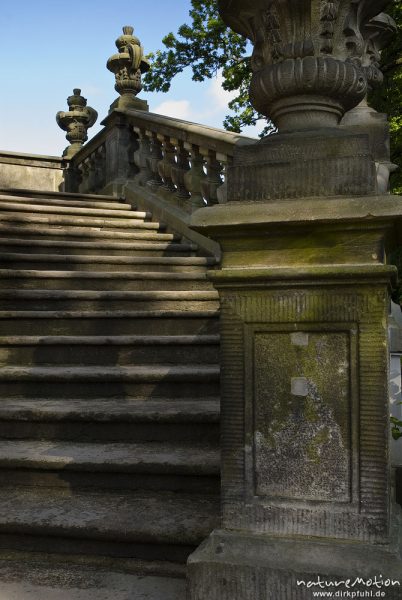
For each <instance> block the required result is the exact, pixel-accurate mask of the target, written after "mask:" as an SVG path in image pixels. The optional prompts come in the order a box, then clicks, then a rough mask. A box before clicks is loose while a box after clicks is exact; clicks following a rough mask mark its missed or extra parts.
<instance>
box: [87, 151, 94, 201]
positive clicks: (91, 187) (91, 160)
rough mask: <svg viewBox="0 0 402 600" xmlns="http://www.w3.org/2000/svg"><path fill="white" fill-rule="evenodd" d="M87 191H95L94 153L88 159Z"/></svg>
mask: <svg viewBox="0 0 402 600" xmlns="http://www.w3.org/2000/svg"><path fill="white" fill-rule="evenodd" d="M88 191H89V193H93V192H95V191H96V152H93V153H92V154H91V155H90V156H89V158H88Z"/></svg>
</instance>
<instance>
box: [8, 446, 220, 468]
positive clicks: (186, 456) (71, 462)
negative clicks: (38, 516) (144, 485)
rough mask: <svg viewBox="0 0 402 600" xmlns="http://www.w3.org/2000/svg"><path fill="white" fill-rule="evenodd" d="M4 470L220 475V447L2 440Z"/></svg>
mask: <svg viewBox="0 0 402 600" xmlns="http://www.w3.org/2000/svg"><path fill="white" fill-rule="evenodd" d="M0 468H1V469H3V468H4V469H31V470H33V469H40V470H44V471H60V470H61V469H63V470H65V471H87V472H91V471H93V472H109V473H152V474H159V475H162V474H180V475H195V474H198V475H200V476H202V475H218V474H219V469H220V460H219V451H218V450H217V448H216V447H213V446H206V445H203V446H201V445H198V446H197V445H194V444H193V445H192V444H181V445H179V444H172V443H166V442H165V443H161V442H147V443H146V444H145V443H143V444H141V443H127V442H125V443H121V442H120V443H117V442H108V443H103V444H102V443H84V442H62V441H57V442H53V441H42V440H41V441H37V440H0Z"/></svg>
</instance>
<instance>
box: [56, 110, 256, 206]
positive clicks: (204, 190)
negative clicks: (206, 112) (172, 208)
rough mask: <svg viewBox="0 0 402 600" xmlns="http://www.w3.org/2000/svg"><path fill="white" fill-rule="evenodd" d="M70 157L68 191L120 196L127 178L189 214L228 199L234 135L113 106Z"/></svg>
mask: <svg viewBox="0 0 402 600" xmlns="http://www.w3.org/2000/svg"><path fill="white" fill-rule="evenodd" d="M102 124H103V125H104V129H103V130H102V131H101V132H99V133H98V134H97V135H96V136H94V138H92V140H90V141H89V142H88V143H87V144H86V145H85V146H83V148H82V149H81V150H80V151H79V152H78V153H77V154H75V156H74V157H73V158H72V159H71V161H70V163H69V164H70V166H69V169H68V171H69V177H67V179H69V183H68V187H69V189H70V191H80V192H82V193H88V192H103V193H104V192H106V193H111V192H112V193H115V194H120V193H121V192H122V187H123V186H125V185H127V184H128V183H129V182H131V183H133V184H135V185H136V186H141V187H146V188H147V189H148V190H149V191H152V192H153V193H156V194H158V195H159V196H160V197H162V198H164V199H165V200H166V201H168V202H169V203H170V204H173V205H176V206H177V207H179V208H180V209H182V210H184V211H185V212H187V213H191V212H193V211H194V210H196V209H197V208H200V207H204V206H209V205H213V204H216V203H223V202H225V201H226V182H225V172H226V169H227V166H228V165H229V164H230V162H231V160H232V157H233V152H234V148H235V146H237V145H244V144H250V143H254V142H255V141H256V140H255V139H254V138H248V137H246V136H242V135H239V134H236V133H231V132H228V131H224V130H221V129H215V128H213V127H208V126H204V125H198V124H197V123H191V122H188V121H183V120H180V119H175V118H172V117H166V116H162V115H158V114H154V113H148V112H145V111H141V110H133V109H125V110H119V109H115V110H113V111H112V112H111V113H110V114H109V115H108V117H106V119H105V120H104V121H103V122H102Z"/></svg>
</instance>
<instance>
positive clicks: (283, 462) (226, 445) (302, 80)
mask: <svg viewBox="0 0 402 600" xmlns="http://www.w3.org/2000/svg"><path fill="white" fill-rule="evenodd" d="M219 4H220V9H221V14H222V16H223V18H224V19H225V20H226V21H227V22H228V23H229V24H230V25H231V26H232V27H233V28H234V29H235V30H236V31H238V32H239V33H242V34H243V35H246V36H247V37H249V38H250V39H251V41H252V42H253V44H254V55H253V70H254V75H253V81H252V84H251V85H252V88H251V92H252V100H253V103H254V105H255V106H256V107H257V108H258V109H259V110H260V111H262V112H263V113H264V114H266V115H267V116H270V117H271V118H272V119H273V120H274V122H275V123H276V124H277V125H278V127H279V133H278V134H276V135H273V136H269V137H268V138H265V139H264V140H262V141H260V142H258V143H256V144H252V145H250V146H248V147H241V148H238V149H237V150H236V153H235V156H234V161H233V165H232V166H231V167H229V169H228V203H227V204H224V205H218V206H213V207H211V208H205V209H201V210H199V211H197V212H196V213H195V214H194V215H193V217H192V225H193V227H194V228H195V229H196V230H197V231H199V232H201V233H203V234H204V235H209V236H210V237H212V238H213V239H214V240H217V241H219V242H220V244H221V247H222V254H223V258H222V263H221V266H220V269H218V270H216V271H213V272H211V278H212V280H213V282H214V285H215V286H216V288H217V289H218V291H219V294H220V301H221V337H222V352H221V357H222V361H221V364H222V527H221V529H220V530H216V531H214V532H213V533H212V534H211V536H210V538H209V539H208V540H206V541H205V542H204V543H203V544H202V545H201V546H200V548H198V550H196V552H195V553H193V555H192V556H191V557H190V559H189V563H188V574H189V597H190V598H191V600H311V599H312V598H313V592H314V591H322V590H327V591H328V590H332V591H336V592H341V591H342V592H346V591H350V592H357V591H360V592H366V591H367V590H369V591H372V592H373V594H375V593H376V592H377V591H384V592H385V596H381V597H385V598H387V600H396V599H397V598H400V597H401V593H402V557H401V540H400V532H401V524H400V511H399V509H398V507H397V506H396V503H395V501H394V497H393V492H392V488H391V478H390V460H389V439H390V435H389V434H390V422H389V397H388V366H389V348H388V332H387V328H388V324H387V319H388V312H389V293H390V289H391V287H392V285H393V281H394V279H395V276H396V269H395V268H394V267H392V266H389V265H387V262H386V256H387V253H388V252H389V250H390V248H391V247H392V245H393V244H395V242H396V240H398V237H399V239H400V238H401V235H400V234H401V221H402V199H401V198H400V197H393V196H390V195H380V190H379V185H378V181H377V171H376V165H375V161H374V159H373V157H372V153H371V150H370V140H369V135H368V134H367V133H366V132H364V131H358V132H357V131H349V130H348V129H347V128H343V127H339V126H338V124H339V122H340V121H341V119H342V117H343V115H344V113H345V111H347V110H350V109H352V108H353V107H354V106H355V105H357V104H358V103H359V102H360V101H361V100H362V98H364V96H365V94H366V89H367V77H368V75H367V70H366V69H365V68H364V64H363V61H362V56H363V52H364V47H363V45H362V44H361V43H360V42H361V34H360V28H361V27H362V26H363V24H364V23H366V22H367V21H368V20H370V19H372V18H373V17H374V16H375V15H376V14H377V13H378V12H379V11H380V10H381V8H382V5H383V4H385V3H384V2H364V1H363V0H362V1H360V2H353V1H352V0H350V1H346V0H344V1H339V2H322V1H319V0H317V1H314V0H311V1H307V2H300V1H297V2H296V0H295V1H289V2H287V3H284V2H281V1H280V0H277V1H272V0H260V1H259V2H255V3H252V4H251V5H250V2H249V1H248V0H221V2H220V3H219ZM380 5H381V6H380ZM375 11H377V13H376V12H375ZM381 191H382V190H381ZM359 578H360V579H359ZM374 578H376V579H374ZM356 579H357V581H356ZM388 579H389V580H390V581H388ZM348 580H349V581H348ZM370 580H371V581H370ZM325 582H327V584H328V586H329V587H326V583H325ZM334 597H336V596H334ZM339 597H341V596H339ZM344 597H347V596H344ZM350 597H357V596H350ZM362 597H363V596H362ZM373 597H376V596H373Z"/></svg>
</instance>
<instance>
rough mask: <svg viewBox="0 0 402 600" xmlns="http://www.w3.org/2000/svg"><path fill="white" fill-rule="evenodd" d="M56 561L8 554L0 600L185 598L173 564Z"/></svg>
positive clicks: (0, 563) (0, 571) (1, 563)
mask: <svg viewBox="0 0 402 600" xmlns="http://www.w3.org/2000/svg"><path fill="white" fill-rule="evenodd" d="M59 551H60V550H59ZM58 561H59V562H56V560H54V559H53V560H50V557H49V555H40V554H39V555H38V554H34V553H30V554H29V555H27V554H23V555H22V556H21V553H18V554H17V555H16V556H13V557H12V558H10V557H9V555H8V553H7V559H3V560H0V589H1V598H2V600H110V599H111V598H113V600H185V599H186V579H185V576H184V572H183V574H182V573H181V572H180V569H179V568H177V567H176V566H175V565H174V563H166V565H165V563H158V562H157V561H153V562H152V563H150V564H147V563H145V562H142V561H133V560H127V561H124V560H122V559H121V560H120V561H119V563H120V564H119V565H118V566H113V564H112V565H110V564H108V565H96V564H95V565H94V564H91V563H90V562H88V561H85V562H84V561H83V562H82V564H80V563H79V562H78V561H77V562H72V561H66V560H65V559H64V560H63V559H62V557H60V556H59V557H58ZM180 566H181V565H180ZM158 567H159V568H158ZM182 568H183V567H182ZM158 571H160V572H158Z"/></svg>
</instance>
